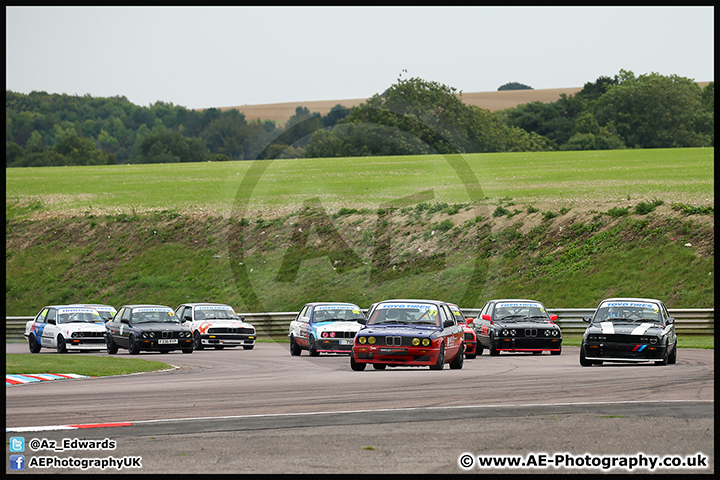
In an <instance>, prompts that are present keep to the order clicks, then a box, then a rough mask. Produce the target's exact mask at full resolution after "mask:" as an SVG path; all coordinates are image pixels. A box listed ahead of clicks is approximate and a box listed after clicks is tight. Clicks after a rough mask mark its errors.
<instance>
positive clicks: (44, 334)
mask: <svg viewBox="0 0 720 480" xmlns="http://www.w3.org/2000/svg"><path fill="white" fill-rule="evenodd" d="M25 338H26V339H27V341H28V347H29V348H30V352H31V353H39V352H40V349H41V348H55V349H57V351H58V353H66V352H67V351H68V350H102V349H103V348H104V347H105V325H104V324H103V321H102V319H101V318H100V315H99V314H98V312H97V310H95V309H92V308H89V307H83V306H71V305H49V306H47V307H43V308H42V309H41V310H40V312H39V313H38V314H37V315H36V316H35V318H34V319H33V320H30V321H29V322H27V323H26V324H25Z"/></svg>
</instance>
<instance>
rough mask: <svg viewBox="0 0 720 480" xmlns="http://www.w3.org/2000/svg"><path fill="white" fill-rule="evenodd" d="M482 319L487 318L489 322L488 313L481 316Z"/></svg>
mask: <svg viewBox="0 0 720 480" xmlns="http://www.w3.org/2000/svg"><path fill="white" fill-rule="evenodd" d="M482 319H483V320H487V321H488V322H489V321H490V315H488V314H487V313H486V314H485V315H483V316H482Z"/></svg>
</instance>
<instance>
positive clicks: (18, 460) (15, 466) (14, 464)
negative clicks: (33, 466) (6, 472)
mask: <svg viewBox="0 0 720 480" xmlns="http://www.w3.org/2000/svg"><path fill="white" fill-rule="evenodd" d="M10 470H25V455H10Z"/></svg>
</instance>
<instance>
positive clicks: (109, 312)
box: [72, 303, 117, 324]
mask: <svg viewBox="0 0 720 480" xmlns="http://www.w3.org/2000/svg"><path fill="white" fill-rule="evenodd" d="M72 306H81V307H90V308H92V309H94V310H96V311H97V312H98V314H100V318H101V319H102V323H103V324H104V323H105V322H107V321H108V320H110V319H111V318H113V317H114V316H115V314H116V313H117V309H116V308H115V307H113V306H112V305H105V304H102V303H73V305H72Z"/></svg>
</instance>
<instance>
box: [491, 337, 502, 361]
mask: <svg viewBox="0 0 720 480" xmlns="http://www.w3.org/2000/svg"><path fill="white" fill-rule="evenodd" d="M489 350H490V356H491V357H497V356H498V355H500V350H498V349H497V345H495V339H494V338H492V337H490V348H489Z"/></svg>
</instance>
